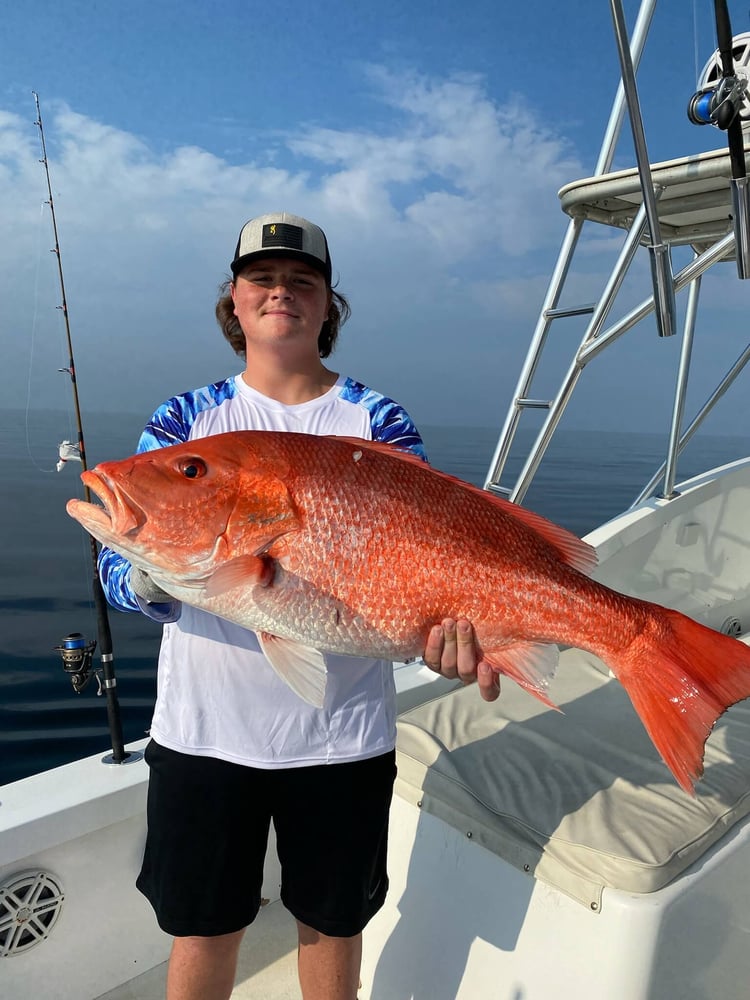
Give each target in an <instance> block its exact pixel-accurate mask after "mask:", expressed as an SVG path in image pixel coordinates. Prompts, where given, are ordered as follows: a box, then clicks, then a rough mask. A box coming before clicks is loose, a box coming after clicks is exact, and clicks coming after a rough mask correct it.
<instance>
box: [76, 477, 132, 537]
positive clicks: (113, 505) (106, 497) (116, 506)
mask: <svg viewBox="0 0 750 1000" xmlns="http://www.w3.org/2000/svg"><path fill="white" fill-rule="evenodd" d="M81 478H82V479H83V482H84V484H85V485H86V486H87V487H88V488H89V490H91V492H92V493H93V494H94V495H95V496H96V498H97V500H99V502H100V503H101V504H102V508H96V509H97V510H100V514H101V516H103V517H105V518H106V519H107V521H108V523H109V526H110V528H111V530H112V532H113V533H115V534H118V535H133V534H135V533H136V532H138V531H139V530H140V529H141V528H142V527H143V525H144V524H145V523H146V521H147V516H146V513H145V511H144V510H143V508H142V507H140V506H139V505H138V504H137V503H135V501H134V500H133V498H132V497H130V496H128V495H127V494H126V493H125V492H124V490H123V489H122V488H121V487H120V486H119V485H118V484H117V483H115V482H114V481H113V480H112V479H110V478H109V476H107V474H106V473H105V472H103V471H102V470H101V469H94V470H93V471H91V472H84V473H83V475H82V476H81ZM92 506H94V507H95V505H93V504H92Z"/></svg>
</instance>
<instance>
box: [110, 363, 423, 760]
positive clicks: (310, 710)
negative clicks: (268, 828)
mask: <svg viewBox="0 0 750 1000" xmlns="http://www.w3.org/2000/svg"><path fill="white" fill-rule="evenodd" d="M233 430H277V431H301V432H303V433H308V434H335V435H348V436H352V437H361V438H365V439H367V440H380V441H390V442H391V443H394V444H398V445H399V447H402V448H409V449H411V450H412V451H414V452H416V453H417V454H420V455H423V454H424V452H423V448H422V443H421V440H420V438H419V435H418V433H417V431H416V428H415V427H414V425H413V423H412V421H411V419H410V418H409V416H408V414H406V412H405V411H404V410H403V409H402V408H401V407H400V406H398V404H396V403H394V402H393V401H392V400H390V399H387V398H386V397H383V396H381V395H380V394H379V393H375V392H373V390H371V389H368V388H367V387H366V386H363V385H362V384H361V383H358V382H355V381H353V380H352V379H347V378H339V379H338V381H337V382H336V384H335V385H334V386H333V387H332V388H331V389H330V390H329V391H328V392H326V393H325V394H324V395H323V396H320V397H318V398H317V399H313V400H310V401H308V402H305V403H299V404H296V405H285V404H283V403H279V402H278V401H277V400H274V399H269V398H268V397H266V396H263V395H262V394H261V393H259V392H256V391H255V390H254V389H252V388H250V387H249V386H248V385H247V384H246V383H245V382H244V380H243V379H242V377H241V376H234V377H232V378H229V379H226V380H225V381H223V382H219V383H216V384H214V385H212V386H207V387H205V388H204V389H200V390H197V391H196V392H193V393H187V394H185V395H183V396H177V397H174V398H173V399H171V400H169V401H168V402H167V403H165V404H164V405H163V406H162V407H160V408H159V409H158V410H157V411H156V413H155V414H154V416H153V417H152V419H151V421H150V422H149V424H148V425H147V427H146V430H145V431H144V433H143V435H142V437H141V441H140V443H139V447H138V450H139V451H148V450H150V449H152V448H156V447H164V446H166V445H169V444H174V443H176V442H178V441H185V440H194V439H196V438H202V437H207V436H209V435H211V434H219V433H223V432H225V431H233ZM100 572H101V576H102V582H103V584H104V587H105V591H106V592H107V596H108V598H109V600H110V601H111V602H112V603H113V604H115V605H116V606H119V607H122V608H127V609H129V610H137V609H138V608H139V605H138V603H137V602H136V599H135V595H134V594H133V592H132V590H131V589H130V585H129V582H128V581H129V564H128V563H127V561H126V560H124V559H123V558H122V557H121V556H118V555H117V554H116V553H114V552H112V551H111V550H108V549H103V550H102V554H101V556H100ZM325 657H326V665H327V668H328V675H327V686H326V697H325V703H324V705H323V708H322V709H319V708H315V707H314V706H312V705H309V704H308V703H307V702H305V701H303V700H302V699H301V698H300V697H299V696H298V695H296V694H295V693H294V692H293V691H292V690H291V689H290V688H289V687H288V685H287V684H286V683H285V682H284V681H283V680H282V679H281V678H280V677H279V676H278V675H277V674H276V672H275V671H274V669H273V668H272V667H271V665H270V664H269V663H268V661H267V660H266V658H265V656H264V655H263V653H262V652H261V651H260V648H259V645H258V641H257V638H256V635H255V633H254V632H251V631H249V630H248V629H244V628H242V627H241V626H239V625H235V624H233V623H231V622H227V621H224V620H223V619H221V618H217V617H216V616H215V615H211V614H209V613H207V612H205V611H201V610H199V609H197V608H193V607H190V606H188V605H182V608H181V613H180V615H179V618H178V619H177V620H176V621H172V622H169V623H167V624H165V625H164V635H163V639H162V644H161V650H160V654H159V670H158V678H157V700H156V707H155V710H154V717H153V722H152V726H151V736H152V737H153V738H154V739H155V740H156V741H157V743H159V744H161V745H162V746H165V747H168V748H170V749H172V750H177V751H180V752H183V753H190V754H197V755H205V756H211V757H218V758H221V759H222V760H228V761H233V762H235V763H238V764H248V765H253V766H255V767H262V768H273V767H293V766H300V765H312V764H324V763H328V762H338V761H352V760H360V759H364V758H366V757H373V756H375V755H377V754H380V753H385V752H386V751H388V750H390V749H392V748H393V746H394V745H395V736H396V717H395V716H396V711H395V704H396V700H395V686H394V681H393V669H392V665H391V664H390V663H389V662H386V661H383V660H371V659H365V658H361V657H346V656H339V655H335V654H329V653H326V654H325Z"/></svg>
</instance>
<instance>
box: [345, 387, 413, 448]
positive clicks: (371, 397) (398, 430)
mask: <svg viewBox="0 0 750 1000" xmlns="http://www.w3.org/2000/svg"><path fill="white" fill-rule="evenodd" d="M342 396H343V397H344V398H345V399H348V400H350V401H351V402H352V403H356V404H357V405H359V406H363V407H364V408H365V409H366V410H367V411H368V413H369V414H370V429H371V431H372V439H373V441H384V442H385V443H386V444H392V445H394V446H395V447H397V448H403V449H404V451H411V452H413V453H414V454H415V455H418V456H419V457H420V458H422V459H424V460H425V462H426V461H427V454H426V452H425V448H424V443H423V441H422V438H421V436H420V434H419V431H418V430H417V428H416V427H415V425H414V421H413V420H412V419H411V417H410V416H409V414H408V413H407V412H406V410H405V409H404V408H403V406H401V405H400V404H399V403H396V402H394V400H392V399H389V398H388V397H387V396H382V395H381V394H380V393H379V392H376V391H375V390H374V389H369V388H368V387H367V386H366V385H363V384H362V383H361V382H357V381H355V380H354V379H351V378H348V379H347V380H346V384H345V386H344V389H343V391H342Z"/></svg>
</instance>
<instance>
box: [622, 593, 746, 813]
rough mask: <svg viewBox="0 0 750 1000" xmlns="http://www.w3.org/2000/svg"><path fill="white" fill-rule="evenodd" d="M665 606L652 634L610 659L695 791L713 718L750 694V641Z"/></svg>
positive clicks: (667, 758) (679, 775)
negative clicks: (701, 623) (742, 640)
mask: <svg viewBox="0 0 750 1000" xmlns="http://www.w3.org/2000/svg"><path fill="white" fill-rule="evenodd" d="M659 610H660V612H661V613H662V614H659V615H657V616H652V618H651V624H652V628H651V629H650V630H649V632H651V634H649V632H644V633H643V634H642V635H641V636H640V637H639V639H637V640H636V641H635V642H633V643H632V644H631V645H630V647H629V648H628V650H627V652H626V653H625V654H624V655H621V656H617V657H614V658H608V659H609V662H610V663H611V665H612V669H613V670H614V671H615V673H616V674H617V676H618V677H619V679H620V681H621V682H622V684H623V686H624V687H625V689H626V691H627V692H628V694H629V696H630V699H631V701H632V702H633V705H634V707H635V710H636V711H637V712H638V715H639V716H640V718H641V721H642V722H643V724H644V726H645V727H646V730H647V732H648V734H649V736H650V737H651V739H652V740H653V743H654V745H655V747H656V749H657V750H658V751H659V753H660V754H661V756H662V759H663V760H664V763H665V764H666V765H667V767H668V768H669V769H670V771H671V772H672V774H673V775H674V777H675V779H676V781H677V783H678V784H679V785H680V787H681V788H683V789H684V790H685V791H686V792H688V793H689V794H690V795H694V794H695V792H694V785H695V782H696V781H697V780H698V779H699V778H700V776H701V775H702V774H703V750H704V746H705V743H706V740H707V738H708V736H709V734H710V732H711V730H712V728H713V726H714V723H715V722H716V720H717V719H718V718H719V716H720V715H721V714H722V712H724V711H725V710H726V709H727V708H729V707H730V705H734V704H735V703H736V702H738V701H742V700H743V699H744V698H747V697H749V696H750V648H748V647H747V646H746V645H745V644H744V643H742V642H739V641H738V640H737V639H732V638H730V637H729V636H727V635H723V634H722V633H721V632H716V631H714V630H713V629H710V628H707V627H706V626H705V625H700V624H699V623H698V622H696V621H693V620H692V619H691V618H687V617H686V616H685V615H682V614H680V613H679V612H678V611H672V610H670V609H668V608H660V609H659Z"/></svg>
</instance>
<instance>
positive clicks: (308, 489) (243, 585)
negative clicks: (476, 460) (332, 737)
mask: <svg viewBox="0 0 750 1000" xmlns="http://www.w3.org/2000/svg"><path fill="white" fill-rule="evenodd" d="M82 479H83V481H84V483H85V484H86V485H87V486H88V487H89V489H90V490H91V491H92V492H93V493H94V494H95V495H96V496H97V497H98V498H99V499H100V500H101V502H102V504H103V505H104V506H103V507H101V506H99V505H96V504H89V503H85V502H84V501H82V500H70V501H69V502H68V505H67V510H68V513H69V514H70V515H71V516H72V517H74V518H75V519H76V520H77V521H79V522H80V523H81V524H82V525H83V527H84V528H86V530H87V531H89V532H90V533H91V534H92V535H93V536H94V537H95V538H97V539H98V540H99V541H100V542H102V543H104V544H105V545H108V546H110V547H111V548H113V549H115V550H116V551H117V552H119V553H121V554H122V555H123V556H125V557H126V558H127V559H128V560H130V561H131V562H132V563H133V564H134V565H135V566H138V567H140V568H141V569H143V570H145V571H146V572H147V573H148V574H149V576H150V577H151V578H152V580H153V581H154V582H155V583H157V584H158V585H159V586H160V587H162V588H163V589H164V590H165V591H167V592H168V593H169V594H171V595H173V596H174V597H175V598H177V599H179V600H181V601H184V602H186V603H187V604H191V605H194V606H195V607H198V608H202V609H204V610H206V611H209V612H211V613H212V614H216V615H219V616H220V617H222V618H226V619H228V620H230V621H233V622H236V623H238V624H239V625H242V626H244V627H246V628H248V629H252V630H254V631H256V632H257V633H258V635H259V639H260V641H261V644H262V647H263V649H264V652H265V654H266V655H267V657H268V659H269V660H270V662H271V663H272V665H273V666H274V667H275V668H276V669H277V671H278V672H279V673H280V674H281V675H282V676H283V677H284V679H285V680H287V682H288V683H290V685H291V686H292V687H293V688H294V689H295V690H297V691H298V693H299V694H300V695H301V696H302V697H304V698H306V699H307V700H308V701H310V702H312V703H313V704H318V705H321V704H322V701H323V694H324V690H325V661H324V658H323V656H322V654H321V653H320V652H319V651H320V650H327V651H330V652H334V653H343V654H350V655H355V656H368V657H376V658H381V659H390V660H404V659H408V658H409V657H414V656H419V655H420V654H421V653H422V651H423V650H424V647H425V642H426V639H427V635H428V632H429V630H430V627H431V626H432V625H434V624H435V623H436V622H440V621H441V620H442V619H443V618H444V617H453V618H459V617H465V618H468V619H469V620H470V621H471V622H472V623H473V625H474V628H475V631H476V636H477V640H478V643H479V644H480V646H481V649H482V654H483V658H484V659H485V660H486V661H487V662H488V663H490V664H491V666H492V667H493V669H495V670H497V671H499V672H500V673H503V674H506V675H508V676H509V677H511V678H513V679H514V680H515V681H517V682H518V683H519V684H521V685H522V686H523V687H524V688H526V689H527V690H528V691H530V692H531V693H532V694H533V695H535V696H536V697H538V698H540V699H541V700H542V701H543V702H545V703H546V704H548V705H552V702H551V701H550V699H549V697H548V695H547V693H546V691H547V686H548V682H549V679H550V677H551V676H552V674H553V672H554V667H555V665H556V661H557V655H558V649H557V644H564V645H569V646H576V647H579V648H582V649H586V650H589V651H590V652H592V653H594V654H595V655H596V656H598V657H600V658H601V659H602V660H603V661H604V662H605V663H606V664H607V665H608V666H609V667H610V668H611V670H612V671H613V672H614V673H615V675H616V676H617V677H618V678H619V680H620V682H621V683H622V684H623V686H624V687H625V689H626V690H627V692H628V694H629V696H630V699H631V701H632V702H633V705H634V707H635V709H636V711H637V712H638V714H639V716H640V718H641V721H642V722H643V725H644V726H645V728H646V730H647V731H648V733H649V735H650V737H651V739H652V740H653V742H654V745H655V746H656V748H657V750H658V751H659V753H660V754H661V756H662V758H663V759H664V761H665V763H666V764H667V766H668V767H669V768H670V770H671V771H672V773H673V775H674V777H675V779H676V780H677V782H678V783H679V784H680V786H681V787H682V788H683V789H685V790H686V791H688V792H692V790H693V784H694V782H695V781H696V780H697V779H698V778H699V777H700V775H701V774H702V771H703V763H702V758H703V747H704V744H705V741H706V739H707V737H708V735H709V733H710V731H711V729H712V727H713V725H714V723H715V721H716V720H717V718H718V717H719V716H720V715H721V714H722V712H724V710H725V709H726V708H728V707H729V706H730V705H732V704H734V703H735V702H737V701H740V700H742V699H743V698H746V697H748V695H750V649H748V648H747V647H746V646H745V645H744V644H743V643H741V642H738V641H737V640H736V639H732V638H730V637H728V636H725V635H722V634H721V633H718V632H716V631H714V630H712V629H709V628H707V627H705V626H703V625H700V624H698V623H697V622H695V621H693V620H692V619H690V618H687V617H685V616H684V615H682V614H680V613H679V612H677V611H673V610H670V609H667V608H663V607H660V606H659V605H656V604H651V603H649V602H647V601H642V600H638V599H636V598H633V597H628V596H625V595H624V594H621V593H618V592H616V591H614V590H611V589H609V588H608V587H606V586H604V585H602V584H600V583H597V582H595V581H594V580H592V579H591V578H590V576H589V575H588V574H589V573H590V571H591V570H592V569H593V567H594V565H595V562H596V556H595V553H594V550H593V549H592V548H591V547H590V546H589V545H587V544H586V543H585V542H583V541H581V540H580V539H579V538H576V537H575V536H574V535H572V534H571V533H570V532H568V531H566V530H565V529H563V528H561V527H558V526H557V525H555V524H552V523H551V522H549V521H547V520H546V519H544V518H542V517H540V516H539V515H537V514H534V513H532V512H530V511H528V510H525V509H524V508H522V507H519V506H517V505H515V504H512V503H509V502H507V501H505V500H501V499H499V498H498V497H495V496H493V495H491V494H490V493H487V492H485V491H483V490H480V489H478V488H476V487H474V486H470V485H469V484H468V483H464V482H461V481H460V480H458V479H454V478H453V477H451V476H448V475H446V474H445V473H442V472H438V471H436V470H434V469H432V468H430V466H428V465H427V464H425V463H424V462H422V461H421V460H419V459H417V458H415V457H414V456H413V455H409V454H407V453H405V452H403V451H400V450H398V449H395V448H393V447H390V446H388V445H383V444H376V443H373V442H371V441H363V440H359V439H351V438H341V437H320V436H313V435H308V434H297V433H288V432H276V431H237V432H233V433H227V434H218V435H215V436H213V437H208V438H203V439H200V440H196V441H189V442H187V443H184V444H178V445H174V446H172V447H167V448H161V449H157V450H155V451H149V452H145V453H142V454H139V455H135V456H133V457H132V458H127V459H124V460H122V461H117V462H103V463H102V464H100V465H98V466H97V467H96V468H95V469H94V470H93V471H89V472H84V473H83V475H82Z"/></svg>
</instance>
